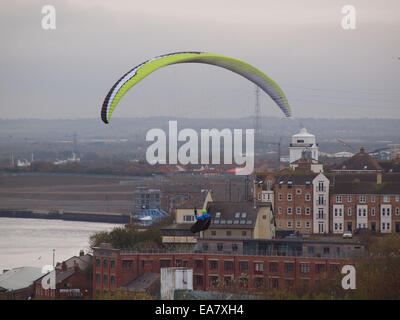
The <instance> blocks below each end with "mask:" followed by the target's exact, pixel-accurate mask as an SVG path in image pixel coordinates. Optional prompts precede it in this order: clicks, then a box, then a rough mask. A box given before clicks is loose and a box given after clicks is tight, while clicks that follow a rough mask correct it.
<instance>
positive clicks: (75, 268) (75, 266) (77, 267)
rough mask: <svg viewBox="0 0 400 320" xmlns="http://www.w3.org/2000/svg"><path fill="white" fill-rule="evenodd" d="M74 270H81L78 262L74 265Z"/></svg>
mask: <svg viewBox="0 0 400 320" xmlns="http://www.w3.org/2000/svg"><path fill="white" fill-rule="evenodd" d="M74 272H75V273H77V272H79V264H77V263H76V264H75V265H74Z"/></svg>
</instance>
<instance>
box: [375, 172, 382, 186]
mask: <svg viewBox="0 0 400 320" xmlns="http://www.w3.org/2000/svg"><path fill="white" fill-rule="evenodd" d="M376 184H382V172H381V171H378V172H377V173H376Z"/></svg>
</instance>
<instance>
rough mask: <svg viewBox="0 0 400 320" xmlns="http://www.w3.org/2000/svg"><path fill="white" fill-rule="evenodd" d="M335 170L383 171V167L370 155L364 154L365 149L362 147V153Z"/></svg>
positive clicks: (340, 164) (339, 165)
mask: <svg viewBox="0 0 400 320" xmlns="http://www.w3.org/2000/svg"><path fill="white" fill-rule="evenodd" d="M334 170H357V171H362V170H379V171H380V170H382V167H381V166H380V165H379V163H378V161H377V160H376V159H375V158H374V157H372V156H370V155H369V154H368V153H365V152H364V148H363V147H361V149H360V152H358V153H356V154H355V155H354V156H352V157H351V158H349V159H347V160H345V161H343V162H342V163H339V164H338V165H337V166H335V167H334V168H333V169H332V171H334Z"/></svg>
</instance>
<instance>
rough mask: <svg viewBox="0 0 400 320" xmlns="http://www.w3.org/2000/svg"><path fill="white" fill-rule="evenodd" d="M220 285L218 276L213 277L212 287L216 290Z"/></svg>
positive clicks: (211, 279) (211, 278) (211, 280)
mask: <svg viewBox="0 0 400 320" xmlns="http://www.w3.org/2000/svg"><path fill="white" fill-rule="evenodd" d="M217 285H218V277H217V276H211V277H210V287H212V288H216V287H217Z"/></svg>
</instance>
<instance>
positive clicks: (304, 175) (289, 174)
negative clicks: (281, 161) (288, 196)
mask: <svg viewBox="0 0 400 320" xmlns="http://www.w3.org/2000/svg"><path fill="white" fill-rule="evenodd" d="M318 174H319V173H315V172H295V171H292V170H282V171H280V172H278V173H277V174H276V176H275V184H277V185H279V184H288V182H290V181H291V182H292V184H293V185H297V186H299V185H305V184H307V182H309V183H310V184H312V181H313V180H314V178H315V177H316V176H317V175H318Z"/></svg>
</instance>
